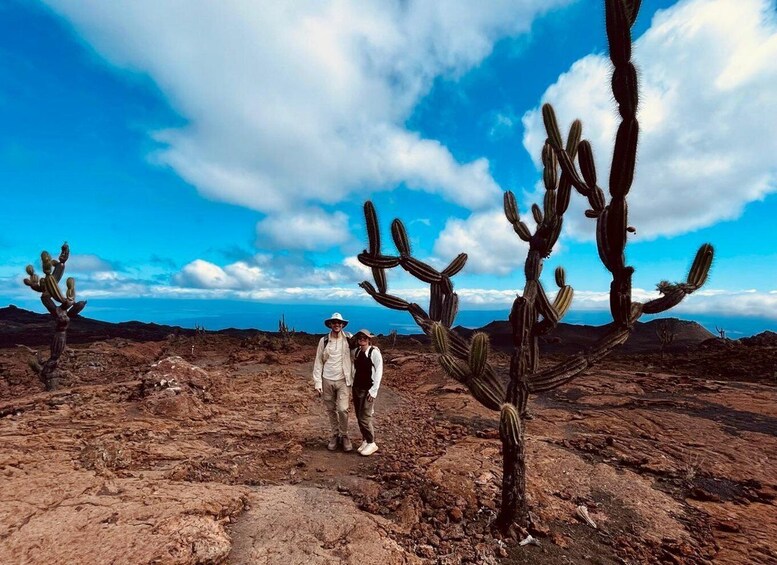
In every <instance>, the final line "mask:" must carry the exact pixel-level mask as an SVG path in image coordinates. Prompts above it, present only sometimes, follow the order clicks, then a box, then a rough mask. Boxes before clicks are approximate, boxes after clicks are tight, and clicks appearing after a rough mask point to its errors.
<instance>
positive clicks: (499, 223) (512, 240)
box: [434, 208, 534, 275]
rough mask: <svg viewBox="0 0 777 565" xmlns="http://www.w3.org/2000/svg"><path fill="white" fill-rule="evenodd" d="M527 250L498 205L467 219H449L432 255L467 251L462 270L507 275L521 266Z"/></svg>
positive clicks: (449, 254)
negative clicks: (465, 264) (465, 263)
mask: <svg viewBox="0 0 777 565" xmlns="http://www.w3.org/2000/svg"><path fill="white" fill-rule="evenodd" d="M524 220H526V218H524ZM530 229H531V230H533V229H534V226H533V225H530ZM528 249H529V246H528V244H527V243H525V242H524V241H523V240H521V239H519V238H518V236H517V235H516V234H515V232H513V230H512V227H511V226H510V223H509V222H508V221H507V219H506V218H505V215H504V212H503V211H502V209H501V208H499V209H494V210H489V211H486V212H477V213H474V214H472V215H471V216H470V217H469V218H467V219H466V220H460V219H458V218H451V219H449V220H448V221H447V222H446V224H445V228H444V229H443V231H442V233H441V234H440V236H439V238H438V239H437V241H436V242H435V244H434V253H435V255H437V256H439V257H443V258H446V259H447V260H450V259H453V258H454V257H455V256H456V255H458V254H459V253H462V252H465V253H467V255H468V259H467V266H466V267H465V269H466V272H467V273H472V274H483V273H488V274H494V275H506V274H508V273H510V272H512V271H513V270H515V269H516V268H519V267H520V266H521V265H523V263H524V262H525V260H526V253H527V251H528Z"/></svg>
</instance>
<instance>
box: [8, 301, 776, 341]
mask: <svg viewBox="0 0 777 565" xmlns="http://www.w3.org/2000/svg"><path fill="white" fill-rule="evenodd" d="M14 305H15V306H18V307H19V308H25V309H27V310H32V311H34V312H40V313H43V312H44V308H43V306H42V305H41V304H40V302H39V301H35V300H23V301H15V302H14ZM333 312H340V313H341V314H342V315H343V317H344V318H346V319H347V320H349V325H348V330H350V331H352V332H355V331H357V330H359V329H360V328H366V329H368V330H370V331H371V332H373V333H375V334H388V333H390V332H391V331H392V330H396V331H397V333H399V334H418V333H421V330H420V329H419V328H418V326H417V325H416V324H415V322H414V321H413V318H412V317H411V316H410V314H409V313H407V312H404V311H399V310H389V309H387V308H383V307H382V306H378V305H349V304H336V303H335V302H334V301H333V302H332V303H327V304H321V303H318V304H275V303H267V302H255V301H241V300H193V299H142V298H132V299H91V300H89V303H88V305H87V307H86V309H85V310H84V312H83V314H84V316H86V317H88V318H92V319H95V320H100V321H105V322H113V323H117V322H130V321H138V322H146V323H156V324H165V325H170V326H180V327H182V328H194V327H195V326H202V327H204V328H205V329H206V330H224V329H229V328H235V329H256V330H262V331H278V322H279V320H280V319H281V317H283V319H284V320H285V322H286V326H287V327H288V328H290V329H294V330H296V331H301V332H306V333H311V334H317V333H324V332H325V331H326V328H325V326H324V323H323V321H324V320H325V319H327V318H329V316H331V314H332V313H333ZM509 312H510V311H509V308H503V309H488V310H474V309H471V310H461V311H460V312H459V314H458V316H457V317H456V321H455V325H460V326H464V327H467V328H473V329H474V328H480V327H483V326H485V325H486V324H489V323H490V322H493V321H503V320H507V317H508V315H509ZM656 317H657V316H643V317H642V318H641V320H640V321H642V322H647V321H650V320H652V319H655V318H656ZM660 317H662V318H670V317H671V318H680V319H682V320H689V321H695V322H698V323H699V324H701V325H702V326H704V327H705V328H706V329H707V330H708V331H710V332H711V333H712V334H714V335H718V332H717V330H716V328H722V329H723V330H725V332H726V337H729V338H732V339H738V338H740V337H748V336H752V335H755V334H758V333H761V332H763V331H766V330H772V331H774V330H775V329H777V320H772V319H769V318H759V317H747V316H723V315H714V314H705V315H691V314H686V313H682V312H680V313H674V312H671V311H670V312H668V313H666V314H664V315H662V316H660ZM610 321H612V319H611V317H610V313H609V312H608V311H587V310H586V311H575V310H574V308H573V309H571V310H570V311H569V312H568V313H567V315H566V316H564V318H563V319H562V322H563V323H566V324H577V325H589V326H600V325H604V324H607V323H609V322H610Z"/></svg>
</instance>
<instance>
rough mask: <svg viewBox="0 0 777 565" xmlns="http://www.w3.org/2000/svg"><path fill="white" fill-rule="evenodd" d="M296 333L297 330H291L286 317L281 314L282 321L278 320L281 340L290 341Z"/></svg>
mask: <svg viewBox="0 0 777 565" xmlns="http://www.w3.org/2000/svg"><path fill="white" fill-rule="evenodd" d="M295 333H296V330H295V329H294V328H291V329H290V328H289V326H287V325H286V316H285V315H283V314H281V319H280V320H278V334H279V335H280V337H281V339H282V340H283V341H290V340H291V339H292V338H293V337H294V334H295Z"/></svg>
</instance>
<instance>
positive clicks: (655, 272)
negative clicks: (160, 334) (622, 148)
mask: <svg viewBox="0 0 777 565" xmlns="http://www.w3.org/2000/svg"><path fill="white" fill-rule="evenodd" d="M643 4H644V5H643V7H642V10H641V13H640V17H639V20H638V21H637V24H636V26H635V31H634V40H635V47H634V59H635V62H636V64H637V66H638V68H639V73H640V79H641V101H640V114H639V119H640V124H641V138H640V149H639V154H638V163H637V175H636V179H635V184H634V187H633V189H632V191H631V193H630V195H629V205H630V224H632V225H634V226H635V227H636V228H637V234H636V236H631V237H630V242H629V246H628V248H627V257H628V262H629V264H631V265H633V266H634V267H635V268H636V273H635V278H634V286H635V291H634V294H635V297H636V298H638V299H648V298H650V297H652V296H654V295H655V290H654V289H655V285H656V283H658V282H659V281H661V280H665V279H666V280H672V281H673V280H681V279H682V278H683V277H684V276H685V274H686V271H687V269H688V267H689V265H690V262H691V260H692V258H693V255H694V253H695V251H696V249H697V248H698V246H699V245H700V244H701V243H704V242H711V243H712V244H713V245H715V247H716V253H717V257H716V262H715V265H714V267H713V271H712V273H711V276H710V279H709V282H708V284H707V286H706V287H705V289H704V290H703V291H701V292H699V293H697V294H695V295H693V296H692V297H690V298H689V299H688V300H686V301H685V302H684V303H683V304H682V305H681V306H680V307H678V308H676V309H674V310H673V311H672V312H671V314H672V315H677V316H682V317H686V318H693V317H694V316H699V317H701V316H705V317H706V318H707V319H714V318H715V316H720V317H721V319H723V317H725V316H732V315H736V316H740V317H742V316H744V317H748V316H751V317H759V318H762V319H766V320H767V321H777V266H776V265H777V250H776V249H775V245H774V235H773V233H774V230H773V229H772V224H773V222H774V218H775V217H776V216H777V194H775V192H777V179H776V178H775V174H776V173H777V158H775V155H777V135H775V134H774V132H775V131H777V63H775V61H777V13H776V11H775V4H774V2H773V1H769V0H703V1H699V0H696V1H681V2H677V3H674V2H668V1H656V2H649V1H645V2H644V3H643ZM603 25H604V15H603V7H602V6H601V3H600V2H598V1H596V2H595V1H589V0H577V1H572V0H551V1H547V0H543V1H539V0H521V1H519V0H516V1H507V0H505V1H502V2H488V3H472V2H464V1H462V2H453V1H451V2H446V3H439V2H421V1H413V0H408V1H403V2H399V1H397V2H359V1H355V0H354V1H346V0H343V1H339V2H318V1H316V2H289V3H275V2H232V1H229V2H219V3H214V2H183V1H173V0H168V1H165V2H158V1H153V2H151V1H148V2H145V1H136V2H97V1H81V0H79V1H75V0H72V1H70V0H52V1H49V2H43V3H34V2H15V1H9V0H0V123H2V124H3V125H2V128H0V171H2V173H1V174H0V183H1V185H0V186H2V194H3V206H2V209H1V210H0V305H5V304H7V303H13V304H17V305H20V306H25V307H35V308H36V309H39V308H40V305H39V303H38V305H37V306H36V305H35V304H36V296H35V294H34V293H32V292H31V291H30V290H29V289H28V288H26V287H25V286H24V285H23V284H22V283H21V279H22V278H23V276H24V266H25V265H27V264H28V263H33V264H35V265H36V267H37V268H38V270H40V267H39V266H38V260H37V257H38V255H39V253H40V250H41V249H48V250H50V251H52V252H55V251H57V250H58V247H59V245H60V244H61V242H62V241H64V240H67V241H68V242H69V243H70V245H71V250H72V253H73V256H72V258H71V260H70V262H69V267H68V272H67V273H68V275H71V276H74V277H76V280H77V285H78V290H79V296H80V298H86V299H88V300H89V301H90V306H89V307H88V309H87V311H85V312H84V313H85V315H90V311H91V315H93V316H96V317H103V318H105V319H113V320H117V319H128V318H140V319H147V320H152V319H154V309H155V304H156V305H160V304H162V302H161V301H162V300H164V301H165V302H164V304H169V302H168V301H169V300H175V299H187V302H186V304H187V308H191V305H192V304H196V303H197V302H196V301H197V300H200V301H201V304H202V311H203V312H207V311H209V310H211V311H212V310H214V309H218V308H219V301H223V300H230V301H234V300H243V301H247V302H250V305H251V307H252V308H253V307H255V306H256V304H261V303H265V302H272V303H276V304H277V303H280V304H297V305H299V304H326V305H329V304H331V305H332V307H333V309H347V307H348V305H354V306H357V305H368V304H370V303H371V299H370V298H369V297H367V296H366V295H364V294H363V292H362V291H361V289H360V288H358V286H357V283H358V282H360V281H362V280H365V279H366V278H369V277H368V274H367V273H366V272H365V270H364V269H363V268H362V267H361V266H360V265H359V264H358V263H357V262H356V260H355V255H356V254H357V253H358V252H359V251H361V249H363V248H364V247H365V246H366V236H365V232H364V225H363V217H362V212H361V206H362V203H363V201H364V200H365V199H367V198H370V199H372V200H373V201H374V202H375V204H376V207H377V209H378V214H379V218H380V220H381V223H382V224H383V226H384V232H385V236H384V239H385V241H386V243H387V244H389V243H390V242H389V237H388V229H387V228H388V225H389V223H390V221H391V220H392V219H393V218H394V217H397V216H398V217H401V218H402V219H403V220H404V221H405V223H406V225H407V226H408V229H409V232H410V236H411V240H412V242H413V244H414V251H415V253H416V255H417V256H419V257H420V258H423V259H426V260H428V261H429V262H431V263H433V264H435V265H438V266H442V265H444V264H447V262H448V261H449V260H450V259H451V258H452V257H454V256H455V255H456V254H458V253H459V252H461V251H464V252H467V253H468V254H469V255H470V260H469V262H468V265H467V268H466V269H465V271H464V272H463V273H462V274H461V275H458V276H457V277H456V279H455V280H454V282H455V284H456V288H457V290H458V292H459V295H460V297H461V307H462V309H488V310H499V309H505V310H507V309H508V308H509V305H510V303H511V302H512V299H513V298H514V296H515V292H516V290H518V289H521V288H522V287H523V283H524V280H523V277H522V269H523V260H524V258H525V254H526V247H525V244H523V243H522V242H521V241H520V240H519V239H518V238H517V237H516V236H515V235H514V234H513V232H512V230H511V228H510V226H509V224H508V223H507V220H505V219H504V217H503V214H502V212H501V202H502V196H501V195H502V191H503V190H508V189H509V190H512V191H514V192H515V193H516V195H517V197H518V200H519V206H520V209H521V213H522V214H524V215H529V208H530V206H531V203H532V202H534V201H535V200H536V194H537V190H538V187H539V184H538V183H539V182H540V180H541V175H540V173H539V154H540V149H541V144H542V141H543V139H544V135H545V134H544V131H543V130H542V128H541V121H540V120H539V118H538V112H539V107H540V105H541V104H542V103H543V102H546V101H550V102H552V103H553V104H554V106H555V108H556V112H557V114H558V116H559V120H560V121H561V123H562V124H563V125H564V126H563V127H564V128H566V127H568V124H569V123H571V121H572V120H573V119H575V118H580V119H581V120H582V122H583V135H584V137H586V138H588V139H590V140H591V143H592V145H593V148H594V152H595V155H596V160H597V165H598V170H599V176H600V179H606V176H607V175H606V172H605V171H607V170H608V169H609V162H608V161H609V158H610V154H611V151H612V139H613V138H614V128H615V126H616V123H617V122H616V115H617V114H616V111H615V108H614V106H613V103H612V98H611V95H610V92H609V68H608V66H607V59H606V56H605V55H606V51H605V49H606V44H605V40H604V37H605V35H604V29H603ZM583 210H584V202H583V200H582V198H581V197H580V196H579V195H573V202H572V205H571V206H570V210H569V211H568V212H567V214H566V216H565V231H564V233H563V235H562V238H561V240H560V241H559V243H558V244H557V246H556V249H555V251H554V253H553V255H552V256H551V257H550V259H549V260H548V262H547V265H546V269H545V272H546V273H548V274H549V273H552V269H553V268H554V267H555V266H557V265H563V266H564V267H565V268H566V270H567V280H568V281H569V282H570V284H572V286H573V287H574V288H575V289H576V297H575V302H574V304H573V312H592V311H597V310H602V309H606V307H607V306H606V305H607V292H608V288H609V280H610V279H609V277H608V273H607V272H606V271H605V269H604V267H602V266H601V264H600V262H599V260H598V257H597V254H596V250H595V245H594V244H593V242H592V238H593V222H592V221H590V220H588V219H586V218H585V217H584V216H583V213H582V212H583ZM389 286H390V289H391V290H392V292H395V293H396V294H398V295H401V296H404V297H406V298H410V299H413V300H418V301H422V300H424V297H425V296H427V290H426V288H424V287H423V286H421V285H420V284H418V283H417V282H416V281H414V280H413V279H411V278H409V277H407V276H404V275H402V274H399V273H396V274H395V273H393V272H392V273H391V274H390V277H389ZM546 287H547V288H548V289H549V290H550V289H553V288H555V285H553V282H552V276H551V278H549V279H548V280H547V281H546ZM121 300H131V301H132V302H131V303H132V308H131V309H130V310H129V313H128V312H127V311H126V310H122V309H120V308H115V307H114V306H110V307H109V306H108V305H115V304H117V303H119V302H120V301H121ZM101 301H102V304H103V306H102V307H101V306H100V304H101ZM192 301H195V302H192ZM165 308H167V306H165ZM767 323H770V322H767ZM775 325H777V323H776V324H775Z"/></svg>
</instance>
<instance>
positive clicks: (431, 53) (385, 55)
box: [48, 0, 570, 236]
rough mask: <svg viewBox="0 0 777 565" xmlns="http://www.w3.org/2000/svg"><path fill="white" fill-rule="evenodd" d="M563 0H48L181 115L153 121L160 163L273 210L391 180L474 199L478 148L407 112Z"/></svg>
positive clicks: (486, 175)
mask: <svg viewBox="0 0 777 565" xmlns="http://www.w3.org/2000/svg"><path fill="white" fill-rule="evenodd" d="M569 1H570V0H550V1H548V0H501V1H495V2H489V3H487V4H478V3H472V2H466V1H463V0H462V1H452V2H445V3H442V4H440V3H435V2H426V1H421V0H409V1H403V2H399V1H395V2H362V1H359V0H343V1H330V2H317V1H308V2H304V1H303V2H294V3H288V2H263V3H252V2H245V1H240V0H232V1H228V2H217V3H214V2H182V1H170V2H155V1H151V0H146V1H132V2H130V1H119V2H111V3H105V2H99V1H86V2H84V1H81V0H49V1H48V4H49V5H50V6H51V7H52V8H53V9H54V10H55V11H56V12H58V13H59V14H61V15H63V16H64V17H66V18H67V19H68V20H69V21H70V22H72V23H73V25H74V27H75V29H76V31H77V32H79V33H80V34H81V35H82V36H83V37H84V38H85V39H86V41H88V42H89V43H90V44H91V45H92V46H93V47H94V48H95V49H96V51H97V52H98V53H99V54H100V55H102V56H103V57H105V58H106V59H108V60H109V61H110V62H112V63H113V64H115V65H118V66H121V67H125V68H128V69H132V70H136V71H140V72H143V73H147V74H148V75H150V76H151V78H152V79H153V80H154V81H155V82H156V84H157V85H158V86H159V88H160V89H161V91H162V92H163V93H164V94H165V96H166V97H167V99H168V100H169V101H170V103H171V105H172V106H173V107H174V108H175V109H176V110H177V111H178V112H180V114H181V115H182V116H183V117H184V118H186V119H187V120H188V123H187V124H186V125H185V126H182V127H178V128H175V129H169V130H165V131H158V132H155V133H154V136H155V139H156V140H157V141H158V142H159V143H160V144H162V146H163V148H162V149H161V150H160V151H159V152H158V154H157V155H156V159H157V160H158V161H159V162H160V163H162V164H165V165H168V166H171V167H172V168H173V169H175V171H177V173H178V174H179V175H181V176H182V177H183V178H184V179H186V180H187V181H189V182H190V183H192V184H193V185H194V186H196V187H197V189H198V190H199V191H200V193H202V194H203V195H205V196H207V197H210V198H214V199H218V200H222V201H226V202H230V203H234V204H238V205H242V206H246V207H250V208H252V209H255V210H259V211H262V212H266V213H270V212H278V211H288V210H289V209H292V208H296V207H298V206H300V205H310V204H316V203H320V204H332V203H336V202H339V201H341V200H342V199H344V198H345V197H347V196H348V195H349V194H351V193H353V192H354V191H357V190H363V189H364V187H365V186H369V187H371V189H374V190H389V189H391V188H393V187H395V186H397V185H398V184H400V183H402V184H404V185H405V186H407V187H410V188H411V189H417V190H423V191H427V192H430V193H435V194H439V195H440V196H441V197H442V198H444V199H446V200H449V201H451V202H454V203H457V204H459V205H462V206H464V207H467V208H471V209H477V208H482V207H484V206H487V205H488V204H490V203H491V202H493V199H494V197H495V196H497V195H498V187H497V185H496V183H495V182H494V180H493V178H492V177H491V174H490V171H489V163H488V161H487V160H486V159H484V158H479V159H474V160H473V161H471V162H467V163H460V162H458V161H457V160H456V159H455V158H454V157H453V155H452V154H451V153H450V151H449V150H448V149H447V148H446V147H445V146H444V145H442V144H441V143H440V142H438V141H437V140H434V139H424V138H422V137H421V136H420V135H418V134H417V133H415V132H412V131H408V130H406V129H405V127H404V124H405V122H406V120H407V118H408V117H409V115H410V114H411V112H412V110H413V108H414V107H415V105H416V104H417V102H418V101H419V100H420V99H421V98H422V97H423V96H424V95H425V94H426V93H428V92H429V90H430V88H431V85H432V84H433V81H434V79H435V78H436V77H439V76H446V77H457V76H460V75H461V74H463V73H464V72H466V71H467V70H469V69H471V68H473V67H474V66H476V65H477V64H479V63H480V62H481V61H482V60H483V59H484V58H485V57H487V56H488V55H489V54H490V52H491V50H492V48H493V45H494V43H495V42H496V41H497V40H499V39H500V38H503V37H506V36H515V35H518V34H520V33H525V32H527V31H528V30H529V29H530V26H531V22H532V20H533V19H534V18H535V17H536V16H537V15H538V14H539V13H541V12H543V11H546V10H549V9H552V8H554V7H556V6H559V5H563V4H566V3H568V2H569ZM265 227H266V226H265ZM267 229H268V231H270V232H271V233H272V234H273V235H276V236H277V235H280V234H281V232H280V231H278V230H270V228H267Z"/></svg>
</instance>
